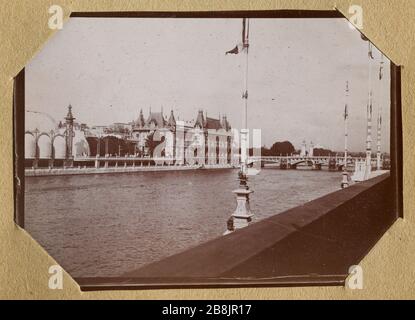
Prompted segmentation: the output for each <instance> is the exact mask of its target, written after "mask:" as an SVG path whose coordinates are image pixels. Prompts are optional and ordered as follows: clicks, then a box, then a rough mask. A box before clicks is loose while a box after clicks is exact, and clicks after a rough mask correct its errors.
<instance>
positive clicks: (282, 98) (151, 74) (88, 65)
mask: <svg viewBox="0 0 415 320" xmlns="http://www.w3.org/2000/svg"><path fill="white" fill-rule="evenodd" d="M392 69H393V63H392V62H391V61H390V60H389V59H388V57H386V56H385V55H384V54H382V52H381V51H380V50H379V49H378V48H377V47H376V46H375V45H374V44H373V43H372V42H371V41H370V40H369V39H367V38H366V37H365V36H364V35H363V34H362V33H361V32H360V31H359V30H357V29H356V28H355V27H354V26H353V25H352V24H351V23H349V22H348V21H347V20H346V19H345V18H338V17H337V18H327V17H326V18H318V17H316V18H310V17H309V18H300V17H299V18H272V17H269V18H266V17H262V18H255V17H237V18H236V17H233V18H226V17H220V18H198V17H195V18H191V17H179V18H171V17H129V18H122V17H111V18H108V17H106V18H103V17H71V18H70V19H69V21H67V22H66V23H65V24H64V27H63V29H62V30H59V32H57V33H56V34H55V35H54V36H53V37H52V38H51V39H49V41H48V42H47V43H46V44H45V45H44V46H43V47H42V48H41V50H40V51H39V52H38V53H37V55H36V56H35V57H34V58H33V59H32V60H31V61H30V63H29V64H28V65H26V67H25V70H24V72H25V80H24V81H25V89H24V97H25V100H24V219H25V220H24V221H25V226H24V227H25V229H26V230H27V231H28V232H29V233H30V235H31V236H32V237H33V238H34V239H35V240H36V241H37V242H38V243H39V244H40V245H41V246H42V247H43V248H44V249H45V250H46V251H47V252H48V253H49V254H50V255H51V256H52V257H53V258H54V259H55V260H56V261H57V262H58V263H59V265H61V266H62V268H63V269H65V271H67V272H68V273H69V274H70V275H71V276H72V277H74V278H75V279H76V280H77V281H78V282H79V283H81V284H85V286H88V285H90V284H91V286H92V285H93V284H95V285H97V286H98V287H99V285H101V286H102V287H105V285H108V286H110V285H111V284H118V285H119V284H120V283H124V284H130V285H133V284H134V285H140V284H143V285H150V286H151V285H159V286H168V285H169V284H171V283H173V284H179V285H180V284H182V283H183V284H185V283H192V284H198V283H200V284H202V285H203V284H206V283H212V284H224V285H226V284H242V285H243V284H252V283H253V284H255V283H258V282H262V283H264V282H265V283H269V284H273V283H277V284H278V283H282V284H300V285H301V284H307V283H309V282H310V283H313V281H314V282H318V283H319V284H333V283H334V284H336V283H341V281H344V279H345V277H346V276H347V275H348V273H349V272H350V271H349V267H350V266H352V265H354V264H357V263H358V262H359V261H360V260H361V259H362V258H363V257H364V255H365V254H366V253H367V252H368V251H369V250H370V248H371V247H372V246H373V245H374V244H375V243H376V241H377V240H378V239H379V238H380V236H381V235H382V234H383V233H384V232H385V231H386V230H387V228H388V227H389V226H390V225H391V224H392V223H393V221H394V220H395V219H396V212H395V211H394V210H395V209H394V206H393V203H392V202H393V200H392V198H393V191H392V189H393V187H392V184H391V178H390V169H391V166H393V157H391V148H392V146H391V112H392V111H391V110H392V109H393V108H392V106H391V101H392V96H391V92H392V90H391V88H392V87H393V86H392V80H393V79H392V74H391V70H392ZM117 279H118V280H117ZM119 279H124V282H122V281H121V282H120V281H119Z"/></svg>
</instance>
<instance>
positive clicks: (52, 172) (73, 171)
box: [25, 165, 235, 177]
mask: <svg viewBox="0 0 415 320" xmlns="http://www.w3.org/2000/svg"><path fill="white" fill-rule="evenodd" d="M215 169H216V170H217V169H235V167H234V166H230V165H210V166H204V167H202V166H200V165H187V166H125V167H124V166H120V167H107V168H105V167H102V168H93V167H81V166H78V167H72V168H36V169H34V168H30V169H25V177H42V176H64V175H86V174H106V173H132V172H160V171H188V170H215Z"/></svg>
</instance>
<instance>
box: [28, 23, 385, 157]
mask: <svg viewBox="0 0 415 320" xmlns="http://www.w3.org/2000/svg"><path fill="white" fill-rule="evenodd" d="M241 30H242V19H236V18H233V19H207V18H205V19H188V18H71V19H70V20H69V21H68V22H67V23H66V24H65V25H64V27H63V29H62V30H60V31H59V32H57V33H56V34H55V35H54V36H53V37H52V38H51V39H50V40H49V41H48V42H47V43H46V44H45V45H44V47H43V48H42V49H41V50H40V52H39V53H38V54H37V55H36V56H35V57H34V58H33V59H32V60H31V62H30V63H29V64H28V66H27V67H26V110H31V111H38V112H45V113H47V114H49V115H50V116H52V117H53V118H55V119H57V121H59V120H61V119H63V118H64V116H65V115H66V112H67V106H68V105H69V104H71V105H72V106H73V114H74V116H75V117H76V118H77V121H78V122H81V123H86V124H88V125H89V126H93V125H109V124H112V123H114V122H130V121H132V120H135V119H137V117H138V114H139V111H140V109H141V108H142V109H143V112H144V116H145V117H147V116H148V112H149V109H150V108H151V110H152V111H160V110H161V109H163V112H164V114H166V115H169V113H170V110H172V109H173V110H174V113H175V115H176V119H180V120H192V119H195V118H196V116H197V111H198V110H199V109H203V110H204V111H207V115H208V116H209V117H215V118H217V117H219V115H224V114H226V115H227V118H228V120H229V122H230V124H231V125H232V127H234V128H240V127H241V125H242V117H243V112H242V111H243V108H244V101H243V100H242V98H241V97H242V92H243V90H244V77H243V74H244V68H245V59H244V58H245V57H244V55H243V54H238V55H232V54H229V55H225V52H226V51H228V50H231V49H232V48H234V47H235V45H236V44H237V43H238V42H240V41H241ZM249 39H250V47H249V58H248V59H249V73H248V74H249V75H248V89H249V100H248V127H249V128H251V129H253V128H255V129H261V130H262V144H263V145H266V146H268V147H269V146H271V145H272V144H273V143H274V142H276V141H285V140H288V141H291V142H292V143H293V144H294V146H295V147H296V148H297V149H299V148H300V145H301V142H302V141H303V140H306V141H307V143H309V142H310V141H313V142H314V144H316V145H320V146H324V147H326V148H330V149H332V150H338V151H340V150H342V149H343V148H344V147H343V146H344V124H343V112H344V105H345V103H346V97H345V86H346V81H349V87H350V96H349V99H348V105H349V150H351V151H364V149H365V141H366V105H367V96H368V91H369V80H368V79H369V59H368V43H367V42H365V41H363V40H362V39H361V37H360V33H359V32H358V31H357V30H355V29H353V28H351V27H350V24H349V23H348V22H347V20H346V19H341V18H330V19H315V18H312V19H310V18H308V19H264V18H260V19H250V34H249ZM373 55H374V60H372V79H373V80H372V85H371V87H372V90H373V96H374V109H373V116H374V119H376V117H377V114H378V111H379V110H380V109H382V117H383V122H382V134H383V139H382V150H383V151H389V124H390V121H389V119H390V103H389V100H390V93H389V88H390V72H389V60H388V59H387V58H385V65H384V78H383V80H382V81H379V80H378V74H379V65H380V56H381V54H380V52H379V51H378V50H377V49H376V48H375V47H374V51H373ZM26 121H27V123H30V119H26ZM374 126H376V120H375V121H374ZM375 132H376V130H374V133H375ZM373 139H374V141H375V139H376V137H375V135H374V136H373ZM374 145H375V143H374Z"/></svg>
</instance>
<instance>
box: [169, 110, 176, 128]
mask: <svg viewBox="0 0 415 320" xmlns="http://www.w3.org/2000/svg"><path fill="white" fill-rule="evenodd" d="M168 125H169V126H170V127H174V126H176V119H175V118H174V113H173V109H172V110H171V112H170V118H169V121H168Z"/></svg>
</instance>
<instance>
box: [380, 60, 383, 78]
mask: <svg viewBox="0 0 415 320" xmlns="http://www.w3.org/2000/svg"><path fill="white" fill-rule="evenodd" d="M382 78H383V55H382V61H381V62H380V67H379V80H382Z"/></svg>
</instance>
